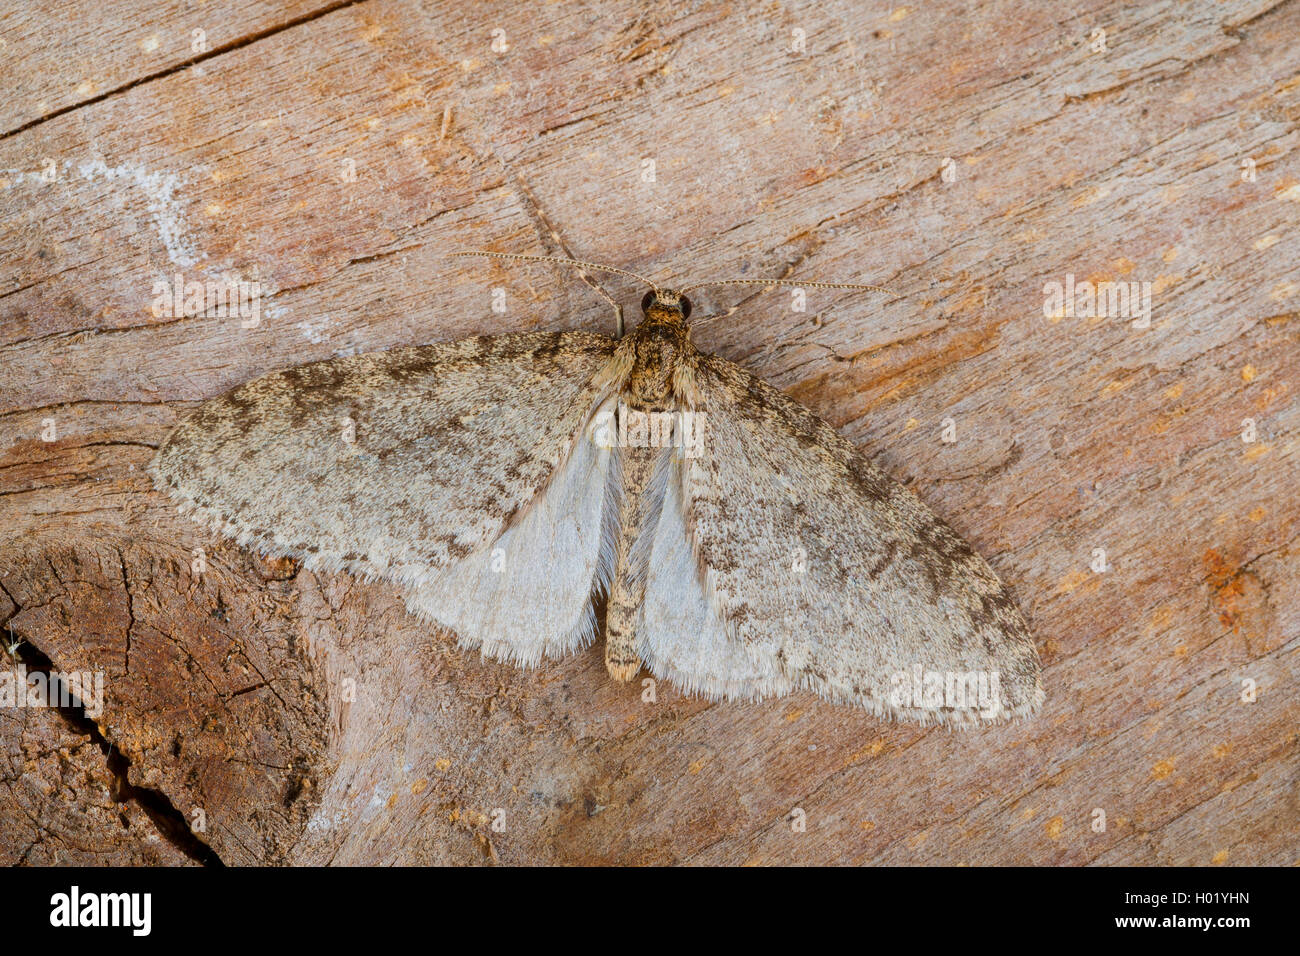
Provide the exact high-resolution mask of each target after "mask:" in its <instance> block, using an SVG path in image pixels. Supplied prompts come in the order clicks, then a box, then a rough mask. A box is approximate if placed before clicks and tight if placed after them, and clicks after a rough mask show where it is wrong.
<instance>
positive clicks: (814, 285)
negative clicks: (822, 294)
mask: <svg viewBox="0 0 1300 956" xmlns="http://www.w3.org/2000/svg"><path fill="white" fill-rule="evenodd" d="M707 285H785V286H794V287H795V288H799V289H860V290H863V291H866V292H883V293H885V295H889V296H893V299H891V300H890V301H891V302H892V301H894V300H895V299H901V298H903V297H902V296H901V295H896V294H895V293H893V292H890V291H889V290H888V289H886V288H884V287H882V286H878V285H862V284H860V283H856V282H800V281H799V280H798V279H718V280H717V281H715V282H697V283H696V284H695V285H693V286H689V287H687V288H685V289H682V290H681V294H682V295H685V294H686V293H687V292H690V291H691V290H692V289H701V288H703V287H704V286H707Z"/></svg>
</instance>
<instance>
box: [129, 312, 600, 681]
mask: <svg viewBox="0 0 1300 956" xmlns="http://www.w3.org/2000/svg"><path fill="white" fill-rule="evenodd" d="M614 345H615V343H614V341H613V340H612V339H610V338H608V337H606V336H603V335H596V334H591V333H584V332H562V333H551V332H537V333H524V334H517V335H503V336H497V337H478V338H470V339H463V340H460V341H455V342H448V343H443V344H436V345H426V346H418V347H414V348H400V349H393V350H391V351H387V352H375V353H369V354H363V355H354V356H346V357H341V358H336V359H331V360H328V361H324V362H316V363H313V364H309V365H303V366H299V367H297V368H291V369H287V370H285V371H281V372H275V373H273V374H270V375H266V376H264V377H262V378H259V379H256V380H254V381H251V382H248V383H247V384H244V385H242V386H240V387H238V388H236V389H235V390H233V391H232V392H229V393H228V394H226V395H223V396H220V397H219V398H215V399H212V400H211V401H208V402H206V403H204V404H203V405H202V406H200V407H199V408H198V409H197V410H196V411H195V412H194V413H193V414H192V415H191V416H190V417H189V418H188V419H186V420H185V421H184V422H182V423H181V424H180V425H179V426H178V427H177V429H176V430H175V431H174V432H173V433H172V435H171V437H170V438H169V439H168V441H167V442H166V444H165V445H164V446H163V447H162V449H161V450H160V451H159V453H158V455H157V457H156V458H155V460H154V462H153V463H152V464H151V466H150V471H151V472H152V474H153V476H154V478H155V481H156V482H157V483H158V484H159V486H160V487H162V488H164V489H165V490H167V491H169V492H170V493H171V494H172V495H173V496H174V497H175V498H176V499H177V500H178V501H179V502H180V504H181V508H182V510H184V511H187V512H190V513H192V514H193V515H194V516H195V517H196V518H198V519H200V520H202V521H204V522H205V523H207V524H209V525H210V526H212V527H215V528H216V529H217V530H219V531H221V532H223V533H225V534H227V535H229V536H231V537H234V538H236V539H237V540H238V541H239V543H241V544H247V545H250V546H253V547H255V548H256V549H257V550H259V551H261V552H262V553H264V554H274V555H287V556H292V557H295V558H299V559H301V560H302V561H303V562H304V563H305V564H306V565H307V567H309V568H313V569H316V568H319V569H323V570H329V571H336V570H345V571H348V572H350V573H353V574H358V575H361V576H364V577H372V578H382V579H385V580H389V581H394V582H397V583H399V584H402V585H404V586H405V588H406V592H407V596H408V604H409V606H410V607H411V608H412V610H414V611H416V612H417V613H423V614H425V615H426V616H427V617H431V618H433V619H435V620H438V621H440V622H441V623H444V624H446V625H447V626H449V627H452V628H453V629H456V628H457V627H458V625H459V626H460V627H465V628H467V629H468V633H467V632H460V636H461V638H462V640H463V641H465V642H466V643H467V644H470V645H475V646H477V645H479V644H482V642H483V641H484V639H486V638H490V639H491V642H490V643H489V644H485V645H484V650H485V652H488V653H493V654H496V655H498V656H506V657H511V658H512V659H516V660H518V659H529V660H532V659H534V658H535V657H536V656H538V655H539V654H540V653H541V652H543V651H545V650H547V649H548V642H550V645H553V646H554V647H557V648H558V647H563V646H571V645H572V644H573V643H574V642H578V643H581V641H582V640H583V639H584V635H585V636H586V637H589V636H590V629H591V627H590V626H587V621H588V619H589V618H590V614H591V612H590V610H589V608H585V607H584V606H585V605H587V604H589V601H590V595H591V592H592V588H593V581H594V579H595V578H596V576H597V571H598V563H599V549H600V532H601V512H602V506H603V498H604V491H603V489H604V486H605V481H606V475H607V473H608V470H609V464H610V461H611V458H612V455H611V453H610V452H609V451H608V450H603V449H596V448H595V446H594V445H592V443H591V442H589V441H576V439H579V438H580V437H581V436H582V434H583V432H584V429H585V428H587V426H588V424H589V419H590V417H591V415H592V414H593V412H594V410H595V409H596V408H597V406H598V405H599V404H600V403H601V402H602V401H603V400H604V399H605V397H606V396H607V394H608V393H609V392H610V391H611V390H612V389H613V388H616V387H617V384H616V383H614V384H610V383H607V382H598V381H597V377H598V374H599V373H600V372H601V370H602V369H604V368H605V367H606V366H607V365H608V363H609V360H610V357H611V356H612V354H613V351H614ZM551 491H555V492H557V494H551V493H550V492H551ZM543 492H545V494H543ZM534 503H538V504H539V508H538V509H534V507H533V505H534ZM534 510H536V511H537V513H536V514H535V515H534V514H530V512H532V511H534ZM543 512H544V513H543ZM543 526H544V527H545V528H546V529H547V535H548V536H550V537H548V538H547V540H550V539H551V538H553V539H554V540H555V541H556V542H560V543H556V544H552V545H550V546H543V545H542V543H541V540H542V539H541V537H540V536H539V533H538V528H539V527H543ZM497 545H500V550H499V554H498V555H497V557H498V559H499V560H498V561H497V562H496V565H497V566H496V567H493V551H494V549H495V546H497ZM521 545H522V546H521ZM529 549H535V550H529ZM524 554H532V555H534V557H532V558H525V557H524V556H523V555H524ZM529 560H533V561H540V560H546V561H550V562H553V563H552V564H551V565H550V566H549V567H547V568H545V569H541V568H537V569H535V573H529V572H528V571H527V567H526V564H527V562H528V561H529ZM453 572H454V573H453ZM557 575H558V577H559V579H560V583H562V584H563V586H564V587H566V588H570V589H571V590H570V593H568V594H565V595H562V596H561V594H560V593H559V589H558V588H556V586H555V585H556V583H557V582H556V576H557ZM505 581H509V582H510V583H511V585H513V589H510V588H506V589H502V588H501V587H500V584H501V583H502V582H505ZM539 593H544V594H545V595H547V596H550V597H553V598H555V599H556V600H559V599H560V598H561V597H563V599H564V602H565V603H564V606H555V607H550V606H548V607H545V608H542V609H541V610H540V611H538V609H537V608H534V610H535V611H537V612H538V613H536V614H535V616H534V618H533V619H532V623H531V625H528V626H527V627H526V628H525V626H524V625H522V624H520V623H519V622H518V620H517V618H518V615H517V614H515V615H513V616H511V615H508V614H505V613H504V612H502V613H501V614H497V613H496V612H501V611H502V609H501V607H500V605H501V603H502V602H509V603H513V604H515V605H518V604H523V605H525V606H526V604H527V602H528V601H529V600H530V598H531V597H533V596H534V595H537V594H539ZM485 602H487V603H485ZM471 606H472V607H473V608H474V612H473V613H470V612H469V611H468V610H467V608H469V607H471ZM570 612H572V613H570ZM584 615H585V617H584ZM512 621H513V622H514V623H513V624H512V625H511V626H506V627H505V629H504V630H497V628H498V626H503V625H507V624H510V622H512ZM591 626H594V622H591ZM481 628H488V629H490V632H488V633H485V632H484V631H482V630H481ZM512 639H518V640H520V641H521V642H524V643H526V644H527V646H526V647H524V648H522V649H515V650H513V651H512V649H511V648H510V646H509V643H510V641H511V640H512Z"/></svg>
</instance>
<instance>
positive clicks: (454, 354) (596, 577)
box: [149, 253, 1044, 726]
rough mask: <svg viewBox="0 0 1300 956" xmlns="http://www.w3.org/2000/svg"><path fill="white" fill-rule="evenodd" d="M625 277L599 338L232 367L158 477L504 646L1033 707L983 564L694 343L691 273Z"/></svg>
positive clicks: (227, 530)
mask: <svg viewBox="0 0 1300 956" xmlns="http://www.w3.org/2000/svg"><path fill="white" fill-rule="evenodd" d="M478 254H481V255H494V256H496V257H499V258H519V259H541V260H545V261H562V262H569V263H572V264H576V265H578V266H579V267H587V268H592V269H597V270H599V269H604V270H606V271H610V272H618V273H621V274H623V275H633V274H632V273H628V272H624V271H623V270H618V269H614V268H612V267H607V266H599V265H596V264H594V263H581V262H576V261H575V260H568V259H560V258H558V257H541V256H516V255H511V254H506V253H478ZM634 277H635V278H638V279H640V277H639V276H634ZM641 281H643V282H645V283H646V284H647V285H648V286H649V288H650V291H649V292H647V293H646V295H645V298H644V299H643V300H642V303H641V307H642V313H643V315H642V319H641V321H640V323H639V324H638V325H637V326H636V328H635V329H634V330H632V331H631V332H630V333H628V334H626V335H624V334H622V333H623V330H622V316H621V312H619V322H618V325H619V329H618V332H619V334H618V335H617V336H613V337H611V336H609V335H605V334H600V333H594V332H585V331H567V332H523V333H517V334H506V335H499V336H480V337H474V338H468V339H463V340H460V341H454V342H446V343H440V344H432V345H421V346H415V347H408V348H395V349H392V350H389V351H383V352H374V353H369V354H360V355H348V356H342V357H338V358H333V359H329V360H326V361H321V362H314V363H311V364H308V365H301V366H298V367H295V368H289V369H286V370H283V371H279V372H274V373H272V374H269V375H266V376H264V377H261V378H258V379H256V380H254V381H250V382H248V383H246V384H244V385H241V386H239V387H238V388H235V389H234V390H233V391H231V392H229V393H227V394H225V395H222V396H220V397H218V398H214V399H211V400H209V401H207V402H205V403H204V404H202V405H201V406H200V407H198V408H197V410H195V411H194V412H193V413H192V414H191V415H190V416H189V417H188V418H187V419H185V420H184V421H182V422H181V423H180V424H179V425H178V426H177V427H176V429H175V430H174V432H173V433H172V434H171V436H170V437H169V438H168V439H167V441H166V442H165V444H164V445H163V446H162V447H161V448H160V450H159V451H158V454H157V456H156V457H155V459H154V460H153V462H152V463H151V464H150V466H149V468H150V473H151V474H152V476H153V478H154V480H155V483H156V484H157V485H158V487H160V488H161V489H163V490H165V491H167V492H168V493H169V494H170V495H171V496H173V497H174V498H175V499H176V501H177V502H178V503H179V506H180V509H181V511H182V512H185V513H188V514H190V515H191V516H193V517H194V518H196V519H198V520H199V521H201V522H203V523H204V524H206V525H208V526H209V527H211V528H213V529H215V530H217V531H219V532H221V533H223V534H225V535H227V536H230V537H233V538H234V539H236V540H237V541H238V542H239V543H240V544H241V545H247V546H250V547H253V548H255V549H256V550H257V551H258V552H260V553H262V554H264V555H268V556H277V557H291V558H295V559H298V560H300V561H301V562H302V563H303V564H304V565H305V566H306V567H307V568H309V569H313V570H322V571H329V572H335V571H340V570H341V571H346V572H349V573H351V574H354V575H358V576H361V577H364V578H367V579H381V580H385V581H388V582H391V583H392V584H394V585H395V586H396V587H398V588H399V589H400V591H401V592H402V595H403V596H404V598H405V601H406V605H407V608H408V609H409V610H410V612H411V613H413V614H414V615H416V616H417V617H419V618H421V619H423V620H425V621H429V622H436V623H437V624H439V625H442V626H444V627H446V628H448V629H450V630H451V631H453V632H455V634H456V635H457V637H458V639H459V641H460V643H461V645H462V646H463V647H465V648H469V649H478V650H480V651H481V653H482V654H483V655H484V656H485V657H489V658H494V659H496V660H499V661H505V662H508V663H511V664H515V665H520V666H525V667H532V666H535V665H537V664H538V663H539V662H540V661H541V660H542V659H543V658H544V657H551V658H555V657H560V656H562V655H565V654H569V653H572V652H575V651H578V650H579V649H582V648H585V647H587V646H589V645H591V644H592V642H593V641H595V640H596V639H597V637H603V643H604V658H605V665H606V668H607V670H608V673H609V675H610V677H612V678H613V679H614V680H615V681H630V680H632V679H634V678H635V677H636V676H637V675H638V674H639V673H640V671H641V669H642V668H643V667H644V668H647V669H648V670H649V671H650V673H651V674H653V675H655V676H656V677H657V678H661V679H663V678H666V679H668V680H671V681H672V682H673V683H675V684H676V685H678V686H679V687H680V688H681V689H682V690H684V691H686V692H688V693H692V694H699V695H703V696H706V697H709V698H714V699H726V700H738V699H747V700H758V699H763V698H768V697H776V696H781V695H785V694H788V693H791V692H793V691H797V690H808V691H813V692H816V693H817V694H820V695H821V696H822V697H824V698H826V699H828V700H831V701H834V702H837V703H842V704H850V705H856V706H860V707H863V708H865V709H867V710H868V711H870V712H871V713H873V714H875V715H878V716H884V717H890V718H895V719H902V720H910V721H917V722H921V723H931V722H943V723H948V724H953V725H961V726H968V725H973V724H979V723H983V722H988V721H995V720H1005V719H1007V718H1009V717H1016V716H1024V715H1029V714H1032V713H1033V712H1034V711H1035V710H1036V709H1037V708H1038V707H1039V705H1040V703H1041V702H1042V700H1043V696H1044V695H1043V690H1042V686H1041V677H1040V665H1039V660H1038V655H1037V652H1036V650H1035V646H1034V641H1033V638H1032V636H1031V635H1030V632H1029V630H1028V628H1027V626H1026V624H1025V621H1024V619H1023V618H1022V616H1021V615H1020V613H1019V611H1018V610H1017V608H1016V605H1015V603H1014V602H1013V600H1012V598H1011V596H1010V595H1009V594H1008V592H1007V590H1006V589H1005V588H1004V587H1003V585H1002V583H1001V582H1000V581H999V580H998V578H997V576H996V575H995V574H994V572H993V571H992V570H991V569H990V567H989V566H988V564H987V563H985V561H984V560H983V559H982V558H981V557H980V556H979V555H977V554H976V553H975V552H974V551H972V549H971V548H970V547H969V546H968V545H967V544H966V543H965V542H964V541H963V540H962V539H961V538H960V537H958V536H957V535H956V534H955V533H954V532H953V531H952V530H950V529H949V527H948V526H947V525H945V524H944V523H943V522H942V521H941V520H940V519H939V518H937V517H936V516H935V515H934V514H933V513H932V512H931V511H930V510H929V509H928V508H927V507H926V506H925V505H924V504H922V503H921V501H920V500H919V499H918V498H917V496H916V495H915V494H913V493H912V492H911V491H909V490H908V489H906V488H904V487H903V486H902V485H900V484H899V483H897V482H895V481H893V480H892V479H890V478H889V477H888V476H887V475H885V474H884V473H883V472H882V471H880V470H879V469H878V468H876V467H875V466H874V465H872V463H871V462H870V461H868V459H867V458H866V457H865V456H864V455H863V453H862V452H861V451H859V450H858V449H857V448H856V447H855V446H854V445H853V444H852V443H851V442H849V441H848V440H846V439H845V438H843V437H842V436H840V435H839V434H838V433H837V432H836V431H835V430H834V429H833V428H832V427H831V426H830V425H828V424H827V423H826V422H824V421H822V420H821V419H820V418H818V417H817V416H816V415H814V414H813V413H812V412H810V411H809V410H808V409H806V408H805V407H803V406H802V405H800V404H799V403H798V402H796V401H795V400H793V399H791V398H790V397H788V396H786V395H785V394H783V393H782V392H780V391H778V390H777V389H775V388H773V387H772V386H770V385H768V384H767V383H765V382H764V381H762V380H761V379H759V378H758V377H756V376H754V375H753V374H751V373H750V372H748V371H746V370H745V369H743V368H741V367H740V366H738V365H735V364H733V363H732V362H729V361H727V360H726V359H723V358H720V357H718V356H715V355H709V354H706V353H704V352H701V351H699V350H697V349H696V348H695V346H694V345H692V343H691V338H690V327H689V325H688V320H689V318H690V315H691V301H690V299H689V298H688V297H687V295H686V292H688V291H691V290H690V289H684V290H682V291H673V290H671V289H668V288H662V287H660V286H658V285H656V284H655V283H652V282H650V281H649V280H644V279H642V280H641ZM732 281H733V282H752V283H762V284H780V283H781V282H782V280H732ZM787 284H789V283H787ZM798 284H799V285H819V284H818V283H798ZM820 285H830V284H827V283H821V284H820ZM602 294H603V293H602ZM607 298H608V296H607ZM610 301H611V302H612V301H613V300H612V299H611V300H610ZM602 608H603V612H604V613H603V620H602V615H601V614H600V613H598V612H599V610H600V609H602Z"/></svg>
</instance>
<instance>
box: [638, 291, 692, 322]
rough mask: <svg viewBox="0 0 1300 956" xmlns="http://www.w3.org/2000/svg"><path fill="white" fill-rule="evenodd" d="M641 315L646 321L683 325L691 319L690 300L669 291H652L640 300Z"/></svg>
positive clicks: (678, 293)
mask: <svg viewBox="0 0 1300 956" xmlns="http://www.w3.org/2000/svg"><path fill="white" fill-rule="evenodd" d="M641 313H642V314H643V315H644V316H645V317H646V318H647V319H658V320H659V321H662V322H672V321H677V322H681V323H685V322H686V320H687V319H689V318H690V317H691V300H690V299H688V298H686V296H684V295H682V294H681V293H680V292H673V291H672V290H671V289H652V290H650V291H649V292H647V293H646V294H645V298H643V299H642V300H641Z"/></svg>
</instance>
